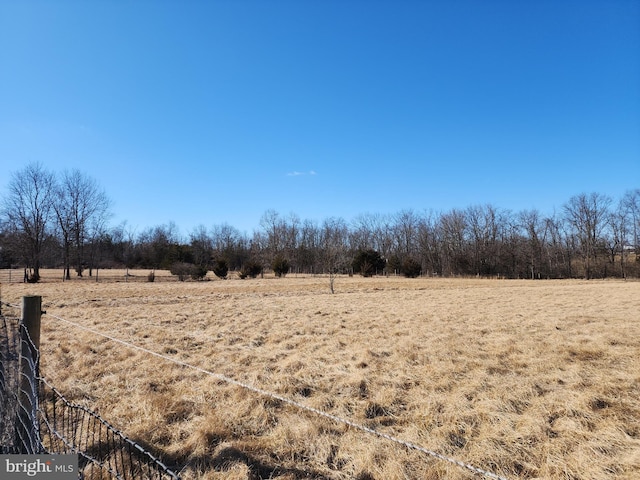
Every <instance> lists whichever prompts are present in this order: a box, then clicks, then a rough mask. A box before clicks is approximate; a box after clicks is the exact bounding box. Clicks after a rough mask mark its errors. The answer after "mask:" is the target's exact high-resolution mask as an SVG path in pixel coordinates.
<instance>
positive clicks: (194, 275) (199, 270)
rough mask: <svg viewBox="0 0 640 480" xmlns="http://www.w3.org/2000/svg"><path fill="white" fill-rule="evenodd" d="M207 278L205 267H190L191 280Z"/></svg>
mask: <svg viewBox="0 0 640 480" xmlns="http://www.w3.org/2000/svg"><path fill="white" fill-rule="evenodd" d="M206 276H207V267H205V266H203V265H191V279H192V280H204V277H206Z"/></svg>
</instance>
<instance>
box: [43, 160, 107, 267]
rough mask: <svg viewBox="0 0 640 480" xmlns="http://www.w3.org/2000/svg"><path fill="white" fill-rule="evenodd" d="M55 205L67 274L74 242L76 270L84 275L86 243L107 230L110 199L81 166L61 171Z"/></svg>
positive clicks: (93, 241)
mask: <svg viewBox="0 0 640 480" xmlns="http://www.w3.org/2000/svg"><path fill="white" fill-rule="evenodd" d="M53 206H54V209H55V212H56V216H57V218H58V225H59V227H60V230H61V231H62V240H63V248H64V252H65V255H64V257H65V278H67V279H69V277H70V275H69V264H70V258H69V257H70V247H71V246H73V248H74V254H75V255H74V257H75V270H76V273H77V275H78V276H79V277H81V276H82V272H83V270H84V265H85V261H86V258H85V251H84V250H85V246H86V244H87V242H89V243H91V244H92V245H93V243H95V241H96V240H97V239H98V237H99V236H100V235H101V234H102V233H103V232H104V227H105V223H106V220H107V218H108V217H109V208H110V206H111V201H110V200H109V197H107V195H106V193H105V192H104V190H102V189H101V188H100V187H99V186H98V184H97V182H96V181H95V180H94V179H93V178H91V177H89V176H87V175H85V174H84V173H82V172H81V171H80V170H72V171H70V172H68V171H66V172H64V173H63V174H62V177H61V179H60V182H59V184H58V186H57V189H56V201H55V202H54V204H53ZM90 263H91V262H90ZM91 267H92V265H90V268H91ZM90 273H91V272H90Z"/></svg>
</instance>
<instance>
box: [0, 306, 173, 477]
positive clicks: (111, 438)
mask: <svg viewBox="0 0 640 480" xmlns="http://www.w3.org/2000/svg"><path fill="white" fill-rule="evenodd" d="M21 360H22V361H21ZM38 362H39V356H38V350H37V349H36V348H35V345H33V342H31V339H30V338H29V335H28V332H27V330H26V328H25V327H24V326H23V325H22V324H21V323H20V322H19V321H18V320H17V319H13V318H7V317H4V316H0V453H2V454H37V453H56V454H77V455H78V459H79V474H78V477H79V478H81V479H86V480H104V479H117V480H179V476H178V475H177V474H176V473H174V472H173V471H172V470H171V469H169V468H168V467H167V466H166V465H165V464H163V463H162V462H161V461H160V460H159V459H158V458H156V457H154V456H153V455H152V454H151V453H150V452H148V451H147V450H146V449H145V448H144V447H143V446H141V445H139V444H138V443H136V442H134V441H133V440H131V439H129V438H127V437H126V436H125V435H124V434H123V433H122V432H120V431H119V430H117V429H116V428H115V427H114V426H112V425H111V424H109V423H108V422H107V421H106V420H105V419H103V418H102V417H100V415H98V414H97V413H95V412H93V411H91V410H90V409H88V408H86V407H84V406H81V405H77V404H74V403H73V402H70V401H69V400H67V399H66V398H65V397H64V396H63V395H62V394H61V393H60V392H59V391H58V390H56V389H55V387H53V386H52V385H51V384H50V383H49V382H48V381H47V380H46V379H45V378H44V377H42V376H41V375H39V371H38V370H39V365H38Z"/></svg>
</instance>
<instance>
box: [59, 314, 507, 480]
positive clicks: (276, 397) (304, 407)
mask: <svg viewBox="0 0 640 480" xmlns="http://www.w3.org/2000/svg"><path fill="white" fill-rule="evenodd" d="M48 316H49V317H52V318H55V319H57V320H59V321H62V322H65V323H67V324H69V325H72V326H74V327H76V328H79V329H81V330H85V331H87V332H90V333H92V334H94V335H98V336H101V337H103V338H106V339H108V340H111V341H113V342H116V343H119V344H121V345H124V346H126V347H128V348H132V349H134V350H138V351H141V352H144V353H147V354H149V355H153V356H155V357H158V358H161V359H163V360H166V361H168V362H171V363H175V364H177V365H180V366H182V367H185V368H190V369H192V370H195V371H197V372H200V373H202V374H205V375H207V376H210V377H213V378H215V379H217V380H220V381H223V382H225V383H229V384H231V385H235V386H237V387H241V388H244V389H245V390H248V391H251V392H253V393H257V394H259V395H261V396H265V397H269V398H272V399H274V400H278V401H280V402H282V403H285V404H288V405H291V406H293V407H295V408H297V409H300V410H304V411H306V412H310V413H313V414H315V415H318V416H320V417H324V418H326V419H329V420H331V421H333V422H336V423H340V424H343V425H347V426H348V427H351V428H353V429H356V430H359V431H361V432H364V433H368V434H370V435H374V436H376V437H378V438H382V439H385V440H388V441H390V442H393V443H396V444H398V445H401V446H403V447H405V448H407V449H409V450H415V451H418V452H421V453H423V454H425V455H428V456H430V457H433V458H436V459H438V460H442V461H445V462H448V463H451V464H453V465H456V466H458V467H460V468H464V469H467V470H470V471H471V472H473V473H475V474H480V475H483V476H485V477H487V478H492V479H494V480H507V479H506V478H505V477H501V476H499V475H496V474H495V473H492V472H489V471H487V470H483V469H481V468H478V467H475V466H473V465H471V464H469V463H466V462H463V461H460V460H457V459H455V458H451V457H447V456H446V455H443V454H441V453H438V452H435V451H433V450H429V449H427V448H424V447H422V446H420V445H416V444H415V443H411V442H408V441H406V440H402V439H400V438H397V437H395V436H393V435H389V434H387V433H383V432H378V431H377V430H374V429H372V428H369V427H366V426H364V425H360V424H358V423H355V422H353V421H351V420H348V419H345V418H341V417H338V416H336V415H332V414H330V413H327V412H323V411H322V410H318V409H317V408H313V407H310V406H308V405H304V404H302V403H299V402H296V401H295V400H292V399H290V398H287V397H283V396H282V395H278V394H277V393H273V392H269V391H267V390H263V389H262V388H259V387H255V386H253V385H249V384H247V383H244V382H240V381H238V380H235V379H233V378H231V377H228V376H226V375H223V374H220V373H216V372H212V371H210V370H207V369H204V368H201V367H198V366H196V365H191V364H189V363H186V362H183V361H182V360H178V359H175V358H171V357H168V356H166V355H162V354H161V353H158V352H154V351H153V350H149V349H148V348H145V347H141V346H140V345H136V344H133V343H130V342H126V341H124V340H121V339H119V338H116V337H113V336H111V335H108V334H106V333H103V332H100V331H98V330H95V329H92V328H89V327H86V326H84V325H80V324H78V323H75V322H72V321H70V320H67V319H65V318H62V317H59V316H57V315H53V314H48Z"/></svg>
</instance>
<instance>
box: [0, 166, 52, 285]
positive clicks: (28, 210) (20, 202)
mask: <svg viewBox="0 0 640 480" xmlns="http://www.w3.org/2000/svg"><path fill="white" fill-rule="evenodd" d="M54 196H55V176H54V175H53V174H52V173H51V172H49V171H48V170H46V169H45V168H44V167H43V166H42V165H41V164H39V163H32V164H29V165H27V166H26V167H25V168H24V169H22V170H20V171H18V172H16V173H14V174H13V175H12V176H11V180H10V182H9V188H8V195H7V196H6V198H5V200H4V205H3V207H4V208H3V210H4V215H5V217H6V219H7V222H8V224H9V225H10V227H11V228H12V229H14V230H15V231H16V232H18V234H19V236H20V239H21V240H20V249H21V250H22V252H23V255H24V257H25V258H26V260H27V264H28V265H27V266H28V267H29V268H30V269H31V274H30V275H29V276H28V280H29V281H32V282H37V281H38V280H40V267H41V261H42V255H43V252H44V248H45V243H46V241H47V239H48V236H49V234H50V231H51V226H52V225H51V221H52V219H53V218H52V214H53V202H54Z"/></svg>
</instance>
